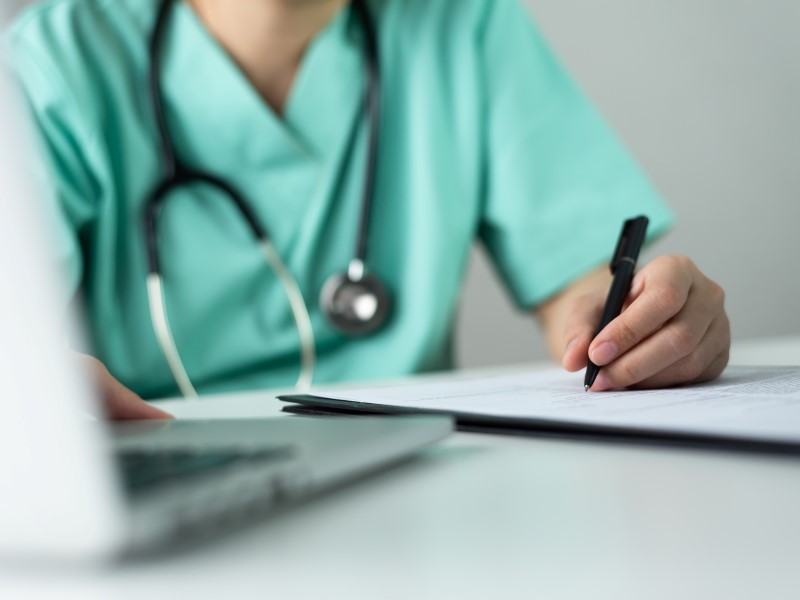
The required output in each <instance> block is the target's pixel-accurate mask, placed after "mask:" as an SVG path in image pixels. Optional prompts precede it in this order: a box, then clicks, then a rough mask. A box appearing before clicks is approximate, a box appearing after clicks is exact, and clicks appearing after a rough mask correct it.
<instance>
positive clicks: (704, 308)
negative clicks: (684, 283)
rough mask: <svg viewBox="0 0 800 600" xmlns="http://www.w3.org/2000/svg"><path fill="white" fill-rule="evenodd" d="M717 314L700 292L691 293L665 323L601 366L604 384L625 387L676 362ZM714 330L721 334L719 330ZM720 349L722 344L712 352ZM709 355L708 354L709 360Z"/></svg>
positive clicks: (696, 341)
mask: <svg viewBox="0 0 800 600" xmlns="http://www.w3.org/2000/svg"><path fill="white" fill-rule="evenodd" d="M718 314H719V313H718V310H717V308H716V307H715V306H712V305H710V304H709V303H708V302H707V301H706V299H705V298H704V297H703V295H702V294H699V293H693V294H690V295H689V298H688V299H687V301H686V305H685V306H684V307H683V310H681V311H680V312H679V313H678V314H677V315H675V317H673V318H672V319H670V321H669V322H667V324H666V325H664V326H663V327H662V328H661V329H659V330H658V331H656V332H655V333H653V334H652V335H651V336H650V337H648V338H647V339H645V340H644V341H642V342H641V343H640V344H638V345H637V346H636V347H635V348H633V349H631V350H629V351H628V352H626V353H625V354H623V355H622V356H621V357H619V358H618V359H617V360H615V361H614V362H612V363H611V364H608V365H605V366H604V367H603V372H604V373H605V378H604V381H605V385H608V386H611V388H624V387H628V386H631V385H634V384H637V383H639V382H640V381H644V380H645V379H647V378H648V377H652V376H653V375H656V374H657V373H660V372H661V371H663V370H664V369H666V368H668V367H669V366H671V365H673V364H675V363H676V362H678V361H679V360H681V359H682V358H684V357H685V356H687V355H689V354H690V353H691V352H693V351H694V350H695V349H696V348H697V347H698V346H699V345H700V344H701V341H702V340H703V338H705V337H706V335H707V333H708V332H709V328H710V326H711V323H712V321H713V320H714V319H715V318H716V317H717V315H718ZM715 333H717V334H718V335H720V336H721V334H722V332H721V330H720V331H719V332H715ZM720 351H721V347H720V348H718V349H717V350H716V352H715V355H716V354H718V353H719V352H720ZM712 358H713V357H709V361H710V360H711V359H712ZM601 383H602V382H601Z"/></svg>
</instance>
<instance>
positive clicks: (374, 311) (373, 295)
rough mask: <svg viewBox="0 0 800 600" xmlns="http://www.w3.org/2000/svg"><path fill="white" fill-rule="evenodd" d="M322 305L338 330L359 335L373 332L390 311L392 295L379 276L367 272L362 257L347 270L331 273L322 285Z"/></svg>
mask: <svg viewBox="0 0 800 600" xmlns="http://www.w3.org/2000/svg"><path fill="white" fill-rule="evenodd" d="M320 306H321V308H322V312H323V313H324V314H325V316H326V317H327V319H328V322H329V323H330V324H331V325H332V326H333V327H334V329H336V330H337V331H338V332H339V333H341V334H344V335H346V336H350V337H360V336H365V335H369V334H371V333H374V332H375V331H377V330H378V329H380V328H381V327H382V326H383V325H384V323H385V322H386V320H387V318H388V316H389V313H390V312H391V298H390V296H389V292H388V291H387V290H386V287H385V286H384V285H383V283H381V281H380V279H378V278H377V277H376V276H374V275H372V274H371V273H365V272H364V265H363V263H362V262H361V261H359V260H353V261H352V262H351V263H350V267H349V268H348V270H347V272H346V273H336V274H334V275H331V276H330V277H329V278H328V280H327V281H326V282H325V285H323V286H322V293H321V294H320Z"/></svg>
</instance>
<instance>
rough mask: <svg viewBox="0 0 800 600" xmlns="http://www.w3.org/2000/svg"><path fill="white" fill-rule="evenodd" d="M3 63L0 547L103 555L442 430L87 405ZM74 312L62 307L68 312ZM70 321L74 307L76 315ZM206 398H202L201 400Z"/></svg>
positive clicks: (371, 460)
mask: <svg viewBox="0 0 800 600" xmlns="http://www.w3.org/2000/svg"><path fill="white" fill-rule="evenodd" d="M17 104H18V102H17V99H16V98H15V94H14V93H13V92H12V90H11V88H10V87H9V84H8V83H7V81H4V80H3V79H2V77H1V76H0V131H2V132H3V135H2V136H0V281H2V286H0V402H1V403H2V404H1V405H0V406H2V412H1V413H0V477H1V478H2V479H0V481H2V483H0V532H1V533H0V556H3V555H6V556H7V555H13V556H15V557H20V556H37V557H45V556H46V557H64V558H71V559H84V560H85V559H109V558H114V557H121V556H126V555H128V554H136V553H139V552H144V551H148V550H149V549H152V548H153V547H155V546H158V545H163V544H170V543H173V542H175V541H178V540H183V539H186V538H187V536H193V535H195V534H196V533H197V532H198V531H202V532H204V537H208V532H209V531H212V532H213V531H218V530H219V529H218V528H219V527H224V526H226V525H225V524H229V523H231V522H236V521H238V520H240V519H241V518H242V517H244V516H246V515H248V514H253V513H255V514H259V515H260V514H264V513H266V512H269V511H270V510H272V509H274V508H276V507H282V506H286V505H288V504H291V503H295V502H297V501H298V500H299V499H301V498H304V497H307V496H309V495H312V494H316V493H318V492H319V491H320V490H323V489H325V488H327V487H330V486H332V485H337V484H340V483H341V482H344V481H347V480H350V479H353V478H355V477H358V476H361V475H363V474H365V473H368V472H371V471H375V470H377V469H380V468H383V467H385V466H387V465H390V464H392V463H396V462H398V461H399V460H401V459H402V458H404V457H408V456H410V455H411V454H413V453H414V452H415V451H417V450H419V449H421V448H423V447H425V446H427V445H429V444H431V443H433V442H436V441H437V440H440V439H442V438H443V437H445V436H446V435H447V434H448V433H449V432H450V431H451V429H452V421H451V420H450V419H449V418H446V417H422V416H419V417H402V418H400V417H390V418H386V417H377V418H372V417H370V418H366V417H358V418H344V417H342V418H332V419H331V418H309V417H290V416H286V417H277V418H273V419H254V420H247V421H234V420H220V421H205V422H203V421H181V420H175V421H170V422H167V421H158V422H141V421H140V422H127V423H123V424H115V423H109V422H106V421H105V420H104V419H97V418H91V417H90V416H88V415H90V414H92V413H94V414H99V412H100V410H99V408H100V407H99V400H98V398H97V397H96V394H95V392H94V390H93V389H92V385H91V383H90V382H89V381H87V380H86V377H87V376H88V375H87V374H86V373H84V372H83V371H82V369H81V368H79V367H78V366H77V365H75V364H73V361H74V360H75V358H74V354H73V353H72V352H70V351H69V349H68V348H67V345H66V343H65V341H64V340H65V339H68V336H66V337H65V334H64V326H63V325H64V324H63V321H64V320H65V319H64V316H63V314H59V313H63V308H59V307H57V306H56V303H55V301H54V300H53V298H59V297H63V295H61V294H59V293H58V288H59V283H58V279H59V274H58V273H57V272H56V269H55V268H54V266H53V264H52V262H53V261H52V256H53V251H52V249H51V248H49V247H48V243H46V242H47V226H46V218H47V217H46V213H45V212H44V211H43V210H42V207H43V205H44V200H43V198H44V197H43V196H42V195H41V194H40V192H39V191H38V190H37V189H36V183H35V182H36V181H38V179H39V178H34V177H32V176H31V175H30V173H31V168H32V166H33V164H34V163H35V161H32V160H29V159H26V158H24V157H26V156H27V157H30V156H33V153H32V152H31V151H30V149H29V148H26V146H30V145H31V144H30V136H28V135H26V134H25V133H24V131H23V126H22V125H21V123H22V122H23V120H24V119H23V118H22V117H21V115H22V114H23V113H22V111H21V110H20V108H19V106H17ZM66 320H70V319H66ZM72 321H74V319H72ZM198 401H202V400H198Z"/></svg>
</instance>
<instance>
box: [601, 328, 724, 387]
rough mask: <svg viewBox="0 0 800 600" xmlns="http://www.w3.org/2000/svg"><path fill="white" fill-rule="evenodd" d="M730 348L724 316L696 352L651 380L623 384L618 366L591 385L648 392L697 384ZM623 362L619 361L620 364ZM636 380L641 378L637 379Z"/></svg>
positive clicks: (660, 371) (679, 360)
mask: <svg viewBox="0 0 800 600" xmlns="http://www.w3.org/2000/svg"><path fill="white" fill-rule="evenodd" d="M659 333H660V332H659ZM654 337H655V336H654ZM648 341H649V340H648ZM729 347H730V328H729V325H728V320H727V317H726V316H725V315H724V314H723V315H721V316H720V317H718V318H716V319H714V320H713V321H712V323H711V325H709V327H708V330H707V332H706V335H705V336H704V337H703V339H702V340H701V341H700V343H699V344H698V345H697V347H696V348H694V349H693V350H692V351H691V352H689V353H688V354H687V355H685V356H683V357H682V358H680V359H678V360H677V361H675V362H674V363H672V364H670V365H668V366H666V367H665V368H663V369H661V370H659V371H658V372H657V373H654V374H653V375H651V376H649V377H643V378H638V379H636V380H635V381H632V382H625V381H623V379H624V376H620V375H619V374H618V373H614V372H613V369H614V367H615V366H617V364H616V362H615V363H612V364H611V365H609V366H607V367H604V368H603V370H602V371H601V372H600V374H599V375H598V376H597V379H596V380H595V383H594V385H592V390H593V391H603V390H613V389H622V388H627V387H631V388H636V389H644V388H648V389H649V388H656V387H669V386H672V385H677V384H680V383H689V382H692V381H696V380H697V378H698V377H700V375H701V374H703V373H704V372H705V371H706V370H708V368H709V365H711V363H713V362H714V361H715V360H717V358H718V357H719V356H720V355H721V354H723V353H726V352H727V351H728V348H729ZM637 350H639V348H637V349H635V350H633V351H631V352H629V353H628V354H633V353H635V352H636V351H637ZM627 357H628V355H625V356H624V357H623V359H624V358H627ZM623 359H620V361H622V360H623ZM618 362H619V361H618ZM625 370H626V369H623V371H625ZM626 374H627V373H626ZM635 377H638V375H637V376H635Z"/></svg>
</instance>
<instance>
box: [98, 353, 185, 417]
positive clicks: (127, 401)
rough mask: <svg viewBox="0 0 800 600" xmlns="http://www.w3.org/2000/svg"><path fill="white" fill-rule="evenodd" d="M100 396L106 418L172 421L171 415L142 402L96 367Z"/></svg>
mask: <svg viewBox="0 0 800 600" xmlns="http://www.w3.org/2000/svg"><path fill="white" fill-rule="evenodd" d="M98 371H99V373H98V378H99V386H100V394H101V396H102V398H103V401H104V404H105V407H106V412H107V413H108V416H109V417H110V418H112V419H115V420H126V419H172V418H173V417H172V415H171V414H169V413H167V412H164V411H163V410H161V409H159V408H156V407H155V406H152V405H150V404H148V403H147V402H145V401H144V400H142V398H141V397H140V396H139V395H138V394H136V393H134V392H133V391H131V390H129V389H128V388H126V387H125V386H124V385H122V384H121V383H120V382H119V381H117V380H116V379H115V378H114V376H113V375H111V373H110V372H109V371H108V369H106V368H105V366H100V367H98Z"/></svg>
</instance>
